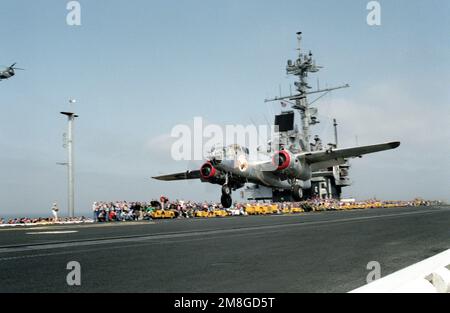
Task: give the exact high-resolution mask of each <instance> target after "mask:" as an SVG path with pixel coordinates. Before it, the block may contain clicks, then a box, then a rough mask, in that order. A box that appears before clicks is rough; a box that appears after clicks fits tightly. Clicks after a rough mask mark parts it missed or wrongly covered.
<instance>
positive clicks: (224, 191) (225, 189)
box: [222, 184, 231, 196]
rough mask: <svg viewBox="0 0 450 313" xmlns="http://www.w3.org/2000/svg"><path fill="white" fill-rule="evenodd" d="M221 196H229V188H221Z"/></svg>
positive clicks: (225, 186) (224, 186)
mask: <svg viewBox="0 0 450 313" xmlns="http://www.w3.org/2000/svg"><path fill="white" fill-rule="evenodd" d="M222 195H226V196H230V195H231V188H230V186H228V185H227V184H225V185H223V186H222Z"/></svg>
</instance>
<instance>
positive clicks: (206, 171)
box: [200, 162, 217, 180]
mask: <svg viewBox="0 0 450 313" xmlns="http://www.w3.org/2000/svg"><path fill="white" fill-rule="evenodd" d="M216 173H217V170H216V168H215V167H214V166H213V165H212V164H211V163H210V162H206V163H205V164H203V165H202V167H200V175H201V176H202V178H203V179H205V180H209V179H211V178H213V177H214V176H215V175H216Z"/></svg>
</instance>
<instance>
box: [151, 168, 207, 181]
mask: <svg viewBox="0 0 450 313" xmlns="http://www.w3.org/2000/svg"><path fill="white" fill-rule="evenodd" d="M200 177H201V176H200V171H199V170H194V171H186V172H181V173H175V174H169V175H162V176H155V177H152V178H154V179H157V180H164V181H174V180H185V179H200Z"/></svg>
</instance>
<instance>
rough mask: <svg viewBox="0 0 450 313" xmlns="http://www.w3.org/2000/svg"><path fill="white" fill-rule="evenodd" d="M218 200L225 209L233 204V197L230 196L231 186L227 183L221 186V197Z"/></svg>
mask: <svg viewBox="0 0 450 313" xmlns="http://www.w3.org/2000/svg"><path fill="white" fill-rule="evenodd" d="M220 202H221V203H222V206H223V207H224V208H225V209H228V208H230V207H231V205H232V204H233V199H232V198H231V188H230V186H229V185H228V184H224V185H223V186H222V197H221V198H220Z"/></svg>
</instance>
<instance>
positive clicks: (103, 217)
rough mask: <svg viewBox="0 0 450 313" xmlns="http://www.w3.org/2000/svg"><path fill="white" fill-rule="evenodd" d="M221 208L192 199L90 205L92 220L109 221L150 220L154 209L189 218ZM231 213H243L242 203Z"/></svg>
mask: <svg viewBox="0 0 450 313" xmlns="http://www.w3.org/2000/svg"><path fill="white" fill-rule="evenodd" d="M219 209H223V207H222V205H221V204H218V203H214V202H207V201H205V202H194V201H183V200H176V201H171V202H169V201H166V202H163V203H161V202H159V201H156V200H155V201H149V202H127V201H114V202H104V201H100V202H94V204H93V205H92V211H93V219H94V222H111V221H137V220H150V219H151V218H152V212H154V211H155V210H170V211H173V212H174V214H175V217H184V218H191V217H195V213H196V212H198V211H208V212H212V211H214V210H219ZM227 210H229V211H230V212H231V211H233V215H236V213H237V212H236V211H238V212H240V213H242V215H243V214H245V211H244V205H243V204H236V205H235V206H234V207H233V208H232V209H227Z"/></svg>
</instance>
